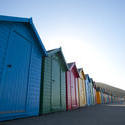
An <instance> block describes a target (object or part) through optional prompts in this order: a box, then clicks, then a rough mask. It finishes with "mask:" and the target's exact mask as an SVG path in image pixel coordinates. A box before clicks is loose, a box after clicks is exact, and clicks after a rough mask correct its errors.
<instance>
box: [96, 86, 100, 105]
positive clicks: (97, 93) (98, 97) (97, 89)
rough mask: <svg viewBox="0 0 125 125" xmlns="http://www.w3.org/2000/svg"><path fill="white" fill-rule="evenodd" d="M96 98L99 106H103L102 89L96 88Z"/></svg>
mask: <svg viewBox="0 0 125 125" xmlns="http://www.w3.org/2000/svg"><path fill="white" fill-rule="evenodd" d="M96 97H97V104H101V93H100V88H98V87H97V88H96Z"/></svg>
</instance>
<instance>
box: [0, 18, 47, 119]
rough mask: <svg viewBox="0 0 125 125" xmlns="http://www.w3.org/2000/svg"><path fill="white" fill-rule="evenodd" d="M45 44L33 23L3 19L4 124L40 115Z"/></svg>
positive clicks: (0, 113) (0, 87) (0, 98)
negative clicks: (12, 120)
mask: <svg viewBox="0 0 125 125" xmlns="http://www.w3.org/2000/svg"><path fill="white" fill-rule="evenodd" d="M41 44H42V41H41V40H40V39H39V36H38V34H37V32H36V29H35V27H34V25H33V24H32V20H30V19H27V18H17V17H6V16H0V54H1V57H0V121H2V120H9V119H15V118H21V117H28V116H34V115H38V114H39V95H40V79H41V64H42V57H43V56H45V55H46V51H45V48H44V46H43V44H42V45H41Z"/></svg>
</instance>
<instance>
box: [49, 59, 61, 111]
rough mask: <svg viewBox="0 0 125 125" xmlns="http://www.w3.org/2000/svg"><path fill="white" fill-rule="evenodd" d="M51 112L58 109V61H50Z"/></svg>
mask: <svg viewBox="0 0 125 125" xmlns="http://www.w3.org/2000/svg"><path fill="white" fill-rule="evenodd" d="M51 102H52V111H57V110H59V109H60V65H59V62H58V59H57V58H56V57H53V59H52V98H51Z"/></svg>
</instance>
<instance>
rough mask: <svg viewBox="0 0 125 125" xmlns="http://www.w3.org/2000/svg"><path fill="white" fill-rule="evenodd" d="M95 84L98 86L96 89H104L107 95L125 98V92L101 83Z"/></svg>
mask: <svg viewBox="0 0 125 125" xmlns="http://www.w3.org/2000/svg"><path fill="white" fill-rule="evenodd" d="M95 84H96V87H100V88H104V89H105V91H106V92H107V93H113V94H114V95H116V96H122V97H125V90H122V89H119V88H116V87H113V86H110V85H108V84H105V83H101V82H95Z"/></svg>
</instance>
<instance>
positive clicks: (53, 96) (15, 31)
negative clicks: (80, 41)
mask: <svg viewBox="0 0 125 125" xmlns="http://www.w3.org/2000/svg"><path fill="white" fill-rule="evenodd" d="M120 101H121V97H119V96H113V93H112V94H109V93H106V92H105V90H104V89H102V88H99V87H96V84H95V82H94V81H93V79H92V78H91V77H90V76H89V75H88V74H84V70H83V68H77V66H76V63H75V62H73V63H66V60H65V56H64V55H63V52H62V49H61V48H57V49H53V50H49V51H46V49H45V48H44V45H43V43H42V41H41V39H40V37H39V34H38V33H37V31H36V28H35V26H34V24H33V22H32V18H19V17H10V16H0V121H5V120H11V119H15V118H22V117H30V116H38V115H42V114H47V113H51V112H57V111H68V110H73V109H77V108H79V107H84V106H92V105H95V104H108V103H120Z"/></svg>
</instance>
